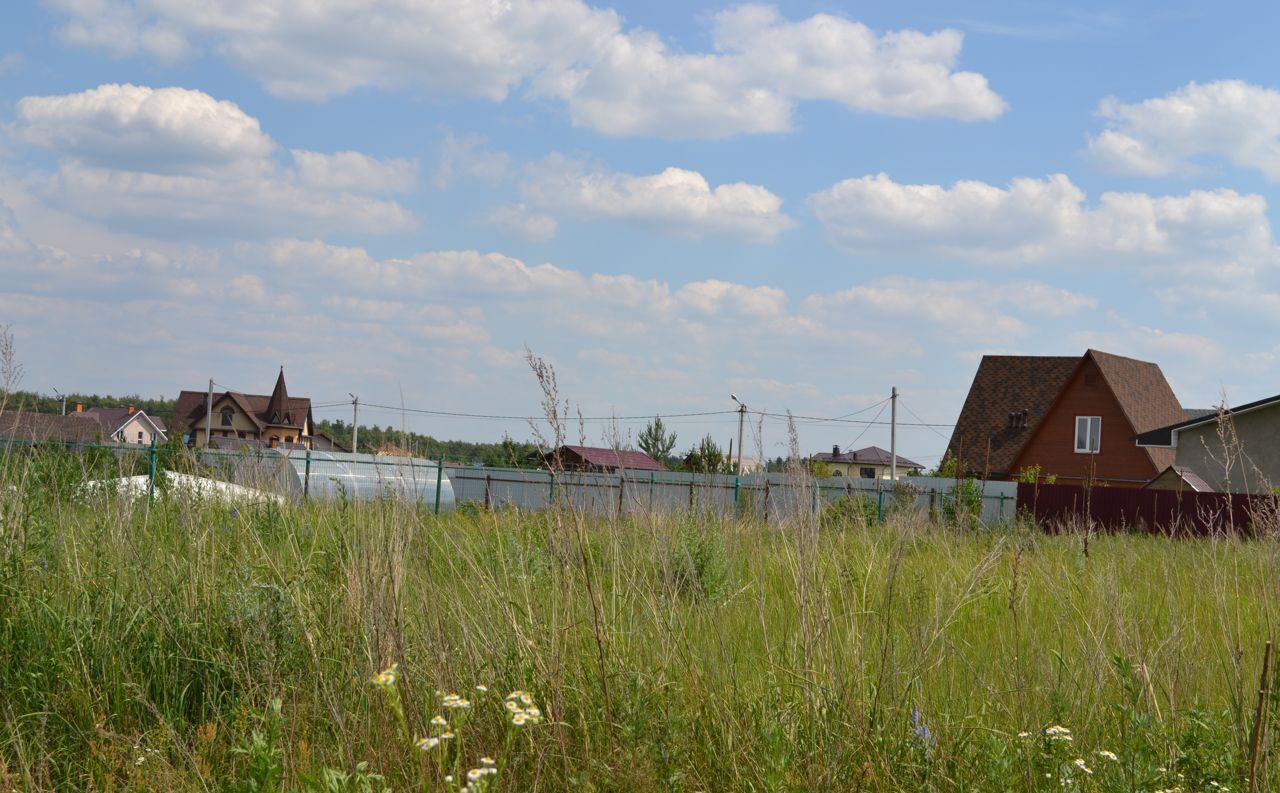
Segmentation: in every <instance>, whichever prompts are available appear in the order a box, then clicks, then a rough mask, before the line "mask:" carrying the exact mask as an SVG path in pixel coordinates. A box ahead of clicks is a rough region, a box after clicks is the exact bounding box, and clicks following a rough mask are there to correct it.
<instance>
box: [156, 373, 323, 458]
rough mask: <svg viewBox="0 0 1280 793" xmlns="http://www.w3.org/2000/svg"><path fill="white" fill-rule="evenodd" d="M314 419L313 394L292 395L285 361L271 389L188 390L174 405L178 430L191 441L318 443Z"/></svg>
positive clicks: (302, 446) (226, 445)
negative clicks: (260, 391) (249, 391)
mask: <svg viewBox="0 0 1280 793" xmlns="http://www.w3.org/2000/svg"><path fill="white" fill-rule="evenodd" d="M313 427H314V421H313V420H312V417H311V400H310V399H309V398H308V397H293V396H289V389H288V387H287V386H286V385H285V381H284V367H283V366H282V367H280V374H279V376H278V377H277V378H276V385H275V388H274V389H273V390H272V392H271V393H270V394H269V395H268V394H244V393H241V392H239V391H221V392H219V391H214V392H213V393H212V394H210V393H209V392H208V391H183V392H182V393H181V394H179V395H178V403H177V407H176V409H175V410H174V417H173V431H174V432H178V433H180V434H181V435H182V436H183V437H185V438H186V440H187V443H188V444H189V445H191V446H197V447H200V446H204V445H205V438H206V434H207V437H208V439H209V443H210V445H212V446H216V447H219V448H224V449H226V448H232V449H234V448H238V447H239V446H246V445H247V446H267V447H272V448H275V447H280V446H284V447H296V448H299V449H310V448H312V442H313V435H312V432H313Z"/></svg>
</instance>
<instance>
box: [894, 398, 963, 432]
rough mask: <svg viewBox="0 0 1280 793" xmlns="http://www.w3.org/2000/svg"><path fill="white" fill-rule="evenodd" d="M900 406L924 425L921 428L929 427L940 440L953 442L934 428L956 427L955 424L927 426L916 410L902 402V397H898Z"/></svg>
mask: <svg viewBox="0 0 1280 793" xmlns="http://www.w3.org/2000/svg"><path fill="white" fill-rule="evenodd" d="M898 404H900V405H902V407H903V409H904V410H906V411H907V412H908V413H910V414H911V415H912V417H913V418H915V420H916V421H919V422H922V423H921V424H920V426H921V427H928V428H929V429H931V430H933V434H934V435H937V436H938V437H939V438H942V439H943V440H944V441H947V442H950V441H951V439H950V438H948V437H947V436H946V435H943V434H942V433H941V432H938V431H937V430H936V429H934V428H935V427H954V426H955V425H954V424H925V423H923V422H924V419H922V418H920V417H919V416H917V415H916V412H915V411H914V410H912V409H911V408H909V407H907V403H905V402H903V401H902V397H901V396H899V397H898Z"/></svg>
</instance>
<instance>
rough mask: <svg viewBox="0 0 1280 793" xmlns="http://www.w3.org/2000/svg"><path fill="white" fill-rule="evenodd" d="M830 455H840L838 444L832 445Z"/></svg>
mask: <svg viewBox="0 0 1280 793" xmlns="http://www.w3.org/2000/svg"><path fill="white" fill-rule="evenodd" d="M831 456H832V457H839V456H840V447H839V446H832V447H831Z"/></svg>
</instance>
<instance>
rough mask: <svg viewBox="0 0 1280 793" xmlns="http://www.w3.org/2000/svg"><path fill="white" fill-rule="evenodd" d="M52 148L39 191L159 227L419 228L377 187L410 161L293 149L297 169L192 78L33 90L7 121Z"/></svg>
mask: <svg viewBox="0 0 1280 793" xmlns="http://www.w3.org/2000/svg"><path fill="white" fill-rule="evenodd" d="M8 131H9V134H10V135H11V136H12V137H13V138H14V139H15V140H17V141H20V142H23V143H26V144H29V145H32V146H36V147H39V148H41V149H44V150H46V151H49V152H50V153H52V154H53V156H54V158H55V159H56V160H57V162H58V169H57V171H56V172H55V173H54V174H52V175H50V176H48V178H47V179H46V180H45V182H44V184H43V185H37V186H36V187H35V188H34V189H36V190H37V191H40V192H42V193H43V198H44V199H45V200H46V201H48V202H49V203H51V204H54V205H58V206H61V207H64V208H67V209H70V210H72V211H74V212H76V213H78V214H81V215H84V216H87V217H91V218H94V219H96V220H100V221H104V222H107V223H108V224H109V225H117V226H122V227H125V228H132V229H145V230H146V231H147V232H148V233H150V234H152V235H157V236H165V235H177V234H212V235H216V236H239V237H244V236H250V237H251V236H259V235H268V234H297V233H311V232H312V231H321V230H323V231H329V230H347V231H365V232H373V233H378V232H389V231H399V230H404V229H408V228H412V227H413V226H414V225H415V224H416V220H415V219H414V217H413V215H412V213H410V212H409V211H407V210H405V209H404V208H403V207H401V206H400V205H399V204H397V203H395V202H394V201H388V200H384V199H381V198H378V197H375V194H380V193H386V192H396V191H404V190H407V189H409V188H411V187H412V185H413V183H414V180H415V179H416V173H417V165H416V163H414V162H412V161H410V160H375V159H373V158H371V157H368V156H366V155H364V154H361V153H359V152H351V151H347V152H339V153H337V154H323V153H318V152H310V151H294V152H293V153H292V157H293V165H292V167H290V166H289V165H286V164H284V163H282V162H280V161H278V160H277V158H276V156H275V155H276V153H277V151H278V148H279V147H278V146H277V145H276V144H275V142H274V141H272V140H271V138H270V137H269V136H268V135H267V134H266V133H265V132H263V131H262V129H261V125H260V124H259V123H258V120H257V119H255V118H253V117H251V116H249V115H248V114H246V113H245V112H244V111H243V110H241V109H240V108H239V107H238V106H236V105H235V104H233V103H231V102H226V101H219V100H217V99H214V98H213V97H211V96H209V95H208V94H205V93H203V92H201V91H195V90H190V89H186V88H158V89H157V88H150V87H146V86H136V85H103V86H99V87H98V88H94V89H90V90H87V91H83V92H80V93H76V94H67V95H62V96H39V97H27V98H25V99H22V100H21V101H19V102H18V105H17V118H16V120H15V122H14V123H13V124H12V125H10V126H9V128H8Z"/></svg>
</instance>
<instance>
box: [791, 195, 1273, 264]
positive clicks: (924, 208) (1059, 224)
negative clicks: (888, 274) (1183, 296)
mask: <svg viewBox="0 0 1280 793" xmlns="http://www.w3.org/2000/svg"><path fill="white" fill-rule="evenodd" d="M809 203H810V206H811V207H812V209H813V211H814V213H815V214H816V215H817V217H818V219H819V220H820V221H821V222H822V224H823V225H824V227H825V228H826V230H827V232H828V233H829V234H830V235H831V236H832V237H833V238H834V239H835V240H836V241H837V242H839V243H840V244H841V245H843V246H845V247H847V248H849V249H851V250H854V251H872V252H874V251H883V250H887V249H890V248H892V249H893V250H895V251H896V252H898V253H900V254H901V253H912V252H915V253H936V254H942V255H946V256H954V257H959V258H962V259H970V260H979V261H984V262H990V263H1000V264H1005V265H1024V264H1032V263H1039V262H1062V261H1072V262H1078V263H1081V264H1084V263H1086V262H1087V261H1088V259H1089V257H1091V256H1106V257H1107V261H1108V262H1109V263H1110V264H1114V263H1116V262H1120V261H1128V262H1135V261H1136V262H1147V263H1159V264H1165V265H1167V264H1187V263H1203V262H1216V263H1219V264H1222V263H1232V262H1239V261H1244V262H1254V263H1256V262H1274V261H1276V256H1277V246H1276V241H1275V238H1274V236H1273V234H1272V231H1271V224H1270V221H1269V220H1268V217H1267V202H1266V200H1265V199H1264V198H1263V197H1262V196H1259V195H1241V194H1240V193H1237V192H1236V191H1234V190H1228V189H1218V190H1193V191H1191V192H1189V193H1187V194H1186V195H1180V196H1152V195H1149V194H1146V193H1119V192H1107V193H1103V194H1102V195H1101V196H1099V197H1098V199H1097V202H1096V203H1094V204H1092V205H1091V204H1090V203H1088V201H1087V198H1086V196H1085V193H1084V191H1083V190H1081V189H1080V188H1079V187H1077V186H1076V185H1075V184H1073V183H1072V182H1071V180H1070V179H1069V178H1068V177H1067V176H1065V175H1064V174H1054V175H1052V176H1049V177H1047V178H1044V179H1032V178H1021V179H1014V180H1012V181H1011V182H1010V183H1009V185H1008V186H1007V187H1000V186H996V185H992V184H988V183H986V182H981V181H975V180H969V181H960V182H956V183H955V184H954V185H952V186H950V187H946V186H943V185H937V184H902V183H899V182H895V181H894V180H893V179H892V178H891V177H889V176H888V175H887V174H883V173H881V174H877V175H875V176H863V177H858V178H853V179H846V180H844V181H841V182H838V183H836V184H835V185H833V186H832V187H830V188H828V189H826V190H823V191H820V192H818V193H815V194H813V195H812V196H810V199H809Z"/></svg>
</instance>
